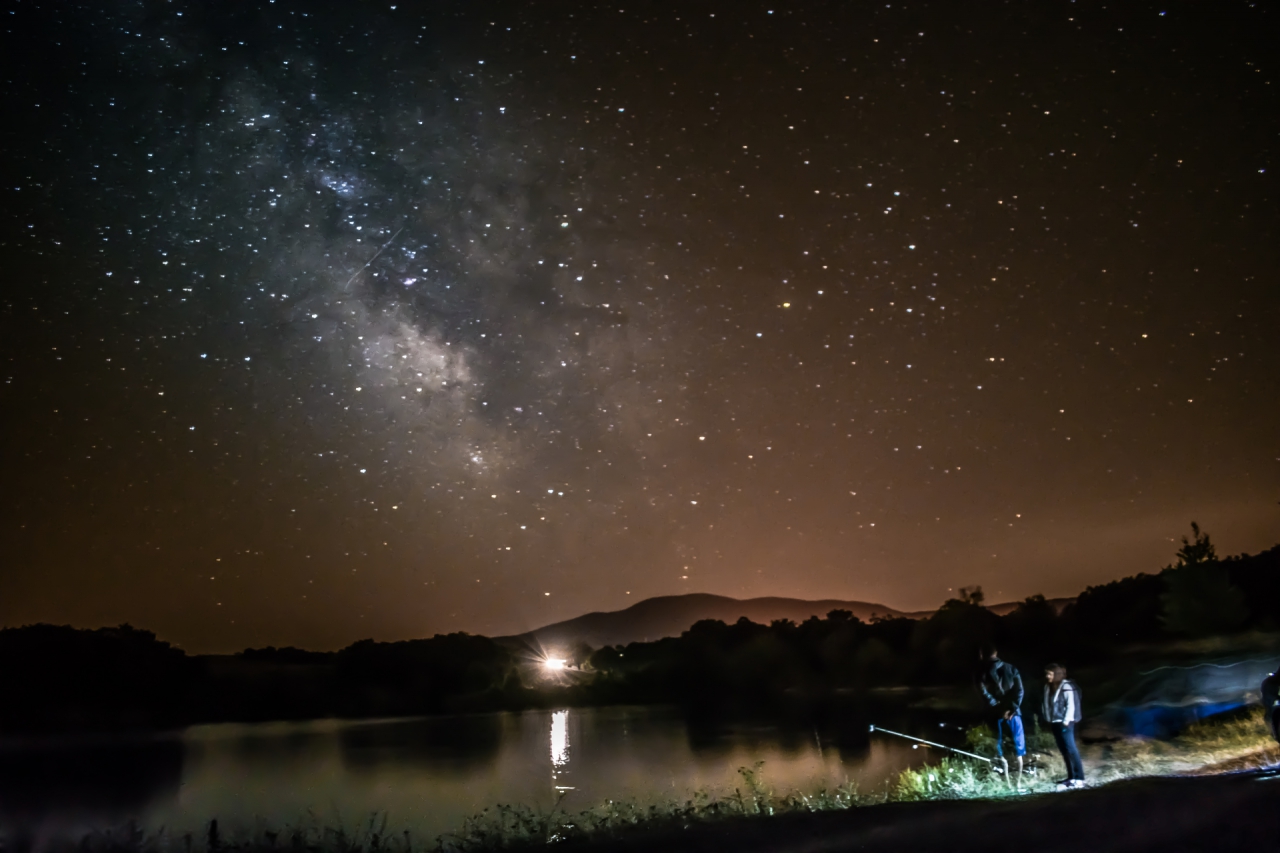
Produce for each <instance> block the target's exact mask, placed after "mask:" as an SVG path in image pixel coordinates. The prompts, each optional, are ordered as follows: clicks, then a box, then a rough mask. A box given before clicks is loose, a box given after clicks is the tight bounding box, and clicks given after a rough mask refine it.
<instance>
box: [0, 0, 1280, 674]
mask: <svg viewBox="0 0 1280 853" xmlns="http://www.w3.org/2000/svg"><path fill="white" fill-rule="evenodd" d="M3 15H4V19H3V27H4V34H3V42H0V55H2V56H3V58H2V59H0V63H3V75H2V77H0V79H2V80H3V94H2V97H3V122H2V125H3V126H2V128H0V140H2V141H0V145H2V146H3V158H2V162H0V170H2V172H3V180H2V181H0V184H2V186H0V193H2V195H0V199H2V201H0V260H2V262H3V267H2V269H3V279H2V280H3V288H2V289H0V355H2V356H3V370H2V375H3V381H4V384H3V386H0V417H2V418H3V421H2V423H3V431H2V432H0V466H2V467H0V470H2V471H3V478H2V482H3V489H0V507H2V512H0V531H2V534H3V540H2V542H3V545H2V549H3V555H2V557H0V560H2V561H3V567H2V568H0V624H3V625H20V624H25V623H30V622H34V621H49V622H55V623H71V624H74V625H78V626H84V627H96V626H99V625H103V624H117V623H120V622H125V621H128V622H130V623H132V624H134V625H135V626H139V627H145V628H148V629H151V630H154V631H156V632H157V633H158V634H159V635H160V636H161V637H162V638H164V639H168V640H171V641H173V642H175V643H178V644H180V645H182V646H184V647H185V648H187V649H189V650H192V651H229V650H234V649H239V648H243V647H245V646H251V645H256V646H260V645H266V644H274V645H287V644H291V645H298V646H305V647H310V648H319V649H324V648H336V647H339V646H342V645H346V644H347V643H350V642H352V641H354V640H357V639H360V638H362V637H374V638H377V639H383V640H390V639H404V638H410V637H421V636H429V635H431V634H433V633H436V632H444V631H454V630H466V631H470V632H476V633H486V634H501V633H509V632H515V631H519V630H524V629H528V628H531V627H535V626H537V625H541V624H545V623H548V622H552V621H555V620H558V619H563V618H568V617H571V616H575V615H578V614H579V613H582V612H585V611H589V610H611V609H618V608H622V607H626V606H628V605H629V604H631V603H634V602H636V601H638V600H640V599H642V598H645V597H648V596H653V595H662V594H672V593H681V592H714V593H720V594H725V595H732V596H736V597H747V596H759V595H785V596H796V597H806V598H819V597H822V598H850V599H860V600H866V601H875V602H881V603H884V604H886V605H889V606H892V607H899V608H903V609H918V608H928V607H934V606H937V605H938V604H939V603H940V602H941V601H943V600H944V599H945V598H947V597H948V596H949V595H950V594H953V592H952V591H953V590H954V588H956V587H959V586H961V585H970V584H981V585H982V586H983V587H984V588H985V590H986V592H987V596H988V599H989V600H1011V599H1018V598H1022V597H1025V596H1027V595H1030V594H1033V593H1044V594H1046V595H1049V596H1057V595H1072V594H1075V593H1076V592H1078V591H1080V590H1081V589H1082V588H1083V587H1084V586H1085V585H1087V584H1091V583H1098V582H1102V581H1106V580H1111V579H1114V578H1116V577H1120V576H1123V575H1128V574H1133V573H1136V572H1139V571H1154V570H1158V569H1159V568H1160V567H1161V566H1163V565H1165V564H1167V563H1169V562H1171V561H1172V559H1173V552H1174V551H1175V550H1176V548H1177V544H1176V539H1177V537H1179V536H1181V535H1182V534H1184V533H1186V532H1188V531H1189V522H1190V521H1191V520H1193V519H1194V520H1196V521H1198V522H1199V523H1200V524H1201V526H1202V527H1204V528H1205V529H1207V530H1208V531H1209V533H1210V534H1211V535H1212V536H1213V538H1214V541H1215V542H1216V543H1217V545H1218V547H1219V551H1220V553H1238V552H1241V551H1255V552H1256V551H1258V550H1261V549H1263V548H1266V547H1269V546H1271V545H1273V544H1275V543H1276V542H1277V541H1280V506H1278V505H1277V501H1278V500H1280V334H1278V333H1277V329H1280V277H1278V276H1277V269H1278V261H1280V241H1278V240H1277V234H1276V232H1277V224H1278V223H1280V218H1278V215H1277V207H1276V193H1275V188H1274V181H1275V177H1274V175H1275V172H1274V167H1276V166H1277V164H1276V162H1275V160H1276V152H1277V145H1278V144H1280V136H1278V133H1280V102H1278V98H1277V94H1278V93H1280V78H1277V76H1276V73H1275V70H1276V69H1275V56H1276V52H1275V45H1276V44H1277V43H1280V26H1278V21H1280V17H1278V15H1280V10H1277V9H1276V8H1275V7H1274V6H1272V5H1271V4H1265V3H1251V2H1241V0H1222V2H1214V3H1173V2H1171V3H1168V4H1165V5H1151V4H1147V3H1142V2H1123V3H1120V2H1113V3H1107V4H1105V5H1104V4H1102V3H1097V2H1090V3H1084V2H1081V3H1075V2H1069V0H1026V2H995V1H994V0H992V2H974V3H958V2H953V0H943V1H942V2H933V3H925V2H909V3H906V4H900V3H896V2H894V3H883V2H854V1H853V0H829V2H816V0H813V1H811V2H806V1H805V0H797V2H789V3H783V2H773V0H769V2H755V0H723V2H680V3H677V2H632V0H619V2H615V3H597V2H569V0H559V1H558V2H551V1H550V0H548V2H522V3H502V2H475V1H474V0H472V1H471V2H463V0H441V1H440V2H432V3H427V2H412V1H411V0H399V2H398V3H397V2H396V0H391V2H390V3H388V2H385V0H384V2H376V3H373V2H369V3H365V2H360V3H357V2H302V0H252V1H251V2H243V3H240V2H237V3H199V2H193V0H172V2H158V1H156V0H147V2H119V0H115V1H114V2H113V1H112V0H108V2H101V3H71V2H62V1H61V0H58V2H54V1H53V0H48V2H31V0H21V2H19V0H13V2H10V3H7V4H5V6H4V8H3Z"/></svg>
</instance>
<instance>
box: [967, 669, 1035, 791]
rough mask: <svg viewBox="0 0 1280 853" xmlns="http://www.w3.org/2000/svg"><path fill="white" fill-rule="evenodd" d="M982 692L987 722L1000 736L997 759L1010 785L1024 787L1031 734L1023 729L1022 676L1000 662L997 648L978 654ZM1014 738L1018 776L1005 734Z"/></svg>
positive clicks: (980, 688) (979, 682) (979, 688)
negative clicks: (1007, 756)
mask: <svg viewBox="0 0 1280 853" xmlns="http://www.w3.org/2000/svg"><path fill="white" fill-rule="evenodd" d="M978 660H979V663H980V668H979V671H978V691H979V692H980V693H981V694H982V698H983V700H984V701H985V702H986V704H987V715H988V717H987V719H988V720H989V721H990V723H991V728H992V730H993V731H994V732H995V736H996V758H998V759H999V760H1000V766H1001V768H1002V769H1003V771H1004V774H1005V778H1006V779H1008V780H1009V784H1010V785H1013V784H1017V785H1019V786H1021V784H1022V761H1023V756H1025V755H1026V754H1027V735H1026V732H1025V731H1024V730H1023V728H1022V693H1023V691H1022V675H1021V674H1020V673H1019V672H1018V668H1017V667H1016V666H1014V665H1013V664H1010V663H1005V662H1004V661H1002V660H1000V653H999V652H998V651H996V648H995V647H994V646H983V647H982V648H981V649H980V650H979V651H978ZM1006 729H1007V730H1008V732H1009V735H1010V737H1011V738H1012V739H1013V751H1014V756H1015V758H1014V760H1015V762H1016V768H1017V777H1016V778H1015V777H1012V776H1010V775H1009V762H1008V761H1006V760H1005V757H1004V733H1005V730H1006Z"/></svg>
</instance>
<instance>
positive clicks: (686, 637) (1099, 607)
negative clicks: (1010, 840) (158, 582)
mask: <svg viewBox="0 0 1280 853" xmlns="http://www.w3.org/2000/svg"><path fill="white" fill-rule="evenodd" d="M982 603H983V597H982V591H981V589H980V588H977V587H970V588H966V589H963V590H961V592H960V596H959V597H958V598H954V599H951V600H949V601H947V602H946V603H944V604H943V605H942V607H940V608H939V609H938V610H937V611H936V612H934V613H933V614H931V615H929V616H928V617H926V618H921V619H908V618H894V619H884V620H878V621H871V622H863V621H860V620H858V619H856V618H854V617H853V615H852V614H851V613H849V612H847V611H840V610H836V611H832V612H831V613H829V614H827V616H826V618H818V617H813V618H810V619H808V620H805V621H804V622H802V623H799V624H796V623H794V622H789V621H776V622H773V623H772V624H769V625H761V624H756V623H753V622H750V621H747V620H746V619H742V620H739V621H738V622H737V623H735V624H725V623H723V622H719V621H713V620H707V621H703V622H699V623H697V624H695V625H694V626H693V627H692V628H690V629H689V630H688V631H686V632H685V633H684V634H683V635H681V636H679V637H669V638H666V639H662V640H658V641H656V642H648V643H632V644H630V645H627V646H625V647H622V646H611V647H606V648H602V649H598V650H591V649H587V648H580V649H576V650H560V653H561V654H564V655H566V656H568V657H569V658H570V662H571V664H573V665H576V667H577V668H574V669H571V670H570V671H569V672H568V673H567V674H565V675H563V676H561V677H558V678H548V677H547V674H546V673H545V671H544V670H543V669H542V667H541V655H542V654H543V653H544V652H543V651H541V650H532V649H526V648H521V647H518V646H514V645H510V644H507V643H503V642H498V641H495V640H492V639H490V638H487V637H481V636H474V635H468V634H460V633H459V634H448V635H437V636H435V637H432V638H430V639H423V640H410V641H404V642H391V643H381V642H374V641H373V640H361V641H360V642H357V643H353V644H352V645H350V646H348V647H346V648H345V649H342V650H340V651H337V652H311V651H305V650H301V649H295V648H281V649H276V648H266V649H247V650H245V651H244V652H242V653H240V654H238V655H234V656H192V655H187V654H186V653H184V652H183V651H182V650H180V649H177V648H174V647H173V646H171V645H170V644H169V643H166V642H163V641H161V640H159V639H157V638H156V636H155V634H153V633H151V632H149V631H142V630H138V629H135V628H132V627H130V626H128V625H122V626H120V627H118V628H102V629H98V630H80V629H75V628H71V627H67V626H61V627H60V626H52V625H31V626H26V627H22V628H8V629H4V630H0V678H2V679H3V683H5V684H6V685H9V688H10V689H9V690H7V691H6V698H5V701H4V702H3V703H0V734H3V733H5V732H15V731H19V732H21V731H39V730H83V729H119V728H161V727H173V726H181V725H186V724H191V723H197V722H216V721H251V720H267V719H306V718H315V717H326V716H340V717H373V716H396V715H411V714H434V713H446V712H461V711H486V710H499V709H513V710H514V709H521V708H530V707H545V706H549V705H556V704H561V705H562V704H578V705H591V704H613V703H637V704H644V703H675V704H679V705H683V706H685V707H687V708H692V709H702V710H714V709H717V708H729V707H732V708H738V709H742V708H768V707H774V706H776V705H777V704H778V703H779V702H782V701H790V699H794V698H796V697H802V698H803V697H820V696H824V695H831V694H834V693H841V692H843V693H846V694H847V693H857V692H858V691H867V690H870V689H872V688H884V687H901V686H930V685H943V684H951V683H956V682H963V681H967V680H968V679H969V677H970V675H971V673H972V668H973V663H974V653H975V650H976V649H977V648H978V647H979V646H982V645H984V644H988V643H993V644H995V645H996V646H997V647H999V648H1000V649H1001V651H1002V653H1003V656H1004V657H1006V659H1009V660H1011V661H1013V662H1014V663H1017V664H1019V665H1021V666H1023V667H1024V668H1026V669H1030V670H1031V671H1034V668H1035V667H1038V666H1041V665H1043V664H1044V663H1045V662H1046V661H1049V660H1056V661H1060V662H1063V663H1065V664H1066V665H1067V666H1069V667H1070V666H1081V665H1086V664H1091V663H1096V662H1099V661H1105V660H1106V659H1107V658H1108V656H1110V655H1112V654H1114V653H1115V652H1116V651H1117V650H1118V649H1120V648H1123V647H1126V646H1131V645H1133V644H1137V643H1153V644H1154V643H1161V642H1166V641H1168V640H1171V639H1177V638H1183V637H1202V636H1210V635H1221V634H1231V633H1237V632H1242V631H1248V630H1262V631H1277V630H1280V545H1278V546H1276V547H1273V548H1271V549H1270V550H1268V551H1265V552H1263V553H1261V554H1257V555H1253V556H1250V555H1247V554H1244V555H1240V556H1238V557H1229V558H1226V559H1218V557H1217V555H1216V552H1215V549H1214V547H1213V545H1212V543H1211V542H1210V539H1209V537H1208V535H1207V534H1205V533H1203V532H1202V531H1201V530H1200V528H1199V527H1198V526H1196V525H1194V524H1193V525H1192V536H1191V537H1189V538H1188V537H1184V538H1183V539H1182V547H1181V548H1180V549H1179V551H1178V552H1177V562H1176V563H1175V564H1173V565H1170V566H1167V567H1166V568H1165V569H1163V570H1162V571H1160V572H1158V573H1155V574H1139V575H1135V576H1133V577H1127V578H1124V579H1121V580H1117V581H1113V582H1111V583H1106V584H1102V585H1099V586H1093V587H1089V588H1088V589H1086V590H1085V591H1084V592H1082V593H1081V594H1080V595H1079V597H1078V598H1076V599H1075V601H1073V602H1072V603H1070V604H1068V605H1067V606H1066V607H1065V608H1064V609H1063V610H1062V611H1061V612H1059V611H1058V609H1057V608H1055V607H1054V606H1053V605H1052V604H1051V603H1049V602H1047V601H1046V600H1045V599H1044V597H1043V596H1039V595H1036V596H1031V597H1030V598H1028V599H1026V600H1025V601H1023V602H1021V603H1020V604H1019V605H1018V606H1017V607H1016V608H1015V609H1013V610H1012V611H1010V612H1009V613H1007V614H1006V615H1004V616H1000V615H997V614H995V613H993V612H992V611H990V610H988V609H986V608H985V607H983V606H982ZM788 697H790V699H789V698H788Z"/></svg>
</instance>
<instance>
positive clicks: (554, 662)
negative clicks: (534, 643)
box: [542, 658, 566, 670]
mask: <svg viewBox="0 0 1280 853" xmlns="http://www.w3.org/2000/svg"><path fill="white" fill-rule="evenodd" d="M565 664H566V661H565V659H564V658H547V659H546V660H544V661H543V662H542V667H543V669H548V670H557V669H564V668H565Z"/></svg>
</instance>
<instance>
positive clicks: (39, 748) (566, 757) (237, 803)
mask: <svg viewBox="0 0 1280 853" xmlns="http://www.w3.org/2000/svg"><path fill="white" fill-rule="evenodd" d="M853 740H855V743H854V744H853V745H844V746H841V745H837V744H834V743H829V742H824V740H823V738H822V737H821V736H820V735H819V734H818V733H816V732H814V731H811V730H810V731H798V730H795V729H788V728H782V727H775V726H751V725H729V724H699V725H696V726H695V725H690V723H688V722H687V721H686V720H685V718H684V717H682V716H681V715H680V714H679V713H678V712H677V711H675V710H672V709H663V708H650V707H645V708H637V707H628V708H589V709H576V708H575V709H568V710H557V711H527V712H523V713H499V714H475V715H467V716H456V717H429V718H414V719H401V720H377V721H347V720H318V721H312V722H303V723H260V724H222V725H209V726H195V727H192V728H189V729H186V730H184V731H182V732H180V733H174V734H170V735H157V736H150V737H136V736H135V737H123V736H122V737H92V738H90V737H62V738H46V739H39V740H30V739H28V740H16V739H14V740H7V741H0V822H3V824H4V826H5V827H6V828H7V829H8V830H9V831H13V830H14V829H16V828H20V829H21V831H22V832H24V833H29V837H30V838H32V839H33V840H36V841H37V842H38V840H39V839H40V838H42V837H49V836H50V835H58V836H61V835H66V834H78V833H80V832H82V831H85V830H89V829H94V828H103V827H115V826H121V825H123V824H125V823H126V822H128V821H129V820H130V819H133V820H137V821H138V822H139V823H140V824H141V825H142V826H144V827H146V828H147V829H150V830H154V829H157V828H159V827H167V828H168V829H169V831H171V832H178V833H181V832H186V831H193V832H196V833H200V832H202V831H203V829H202V828H203V827H204V826H206V825H207V822H208V820H209V819H210V818H217V819H218V821H219V825H220V828H221V829H222V831H223V833H224V835H230V836H234V835H237V834H241V833H245V832H250V831H256V830H261V829H264V828H270V829H276V830H281V829H287V828H288V827H292V826H297V825H300V824H301V825H311V826H315V825H324V826H336V825H338V824H339V823H341V824H342V825H344V826H346V827H347V828H348V829H351V828H354V827H355V826H357V825H359V824H364V823H367V821H368V819H369V816H370V814H371V813H374V812H379V813H384V814H386V815H387V818H388V827H389V828H390V829H394V830H395V831H397V832H399V831H401V830H405V829H407V830H409V831H410V832H411V833H412V834H413V836H414V837H415V838H417V839H418V840H419V841H434V839H435V837H436V836H438V835H439V834H441V833H445V832H449V831H453V830H456V829H458V828H459V827H460V826H461V824H462V821H463V819H464V818H466V817H468V816H470V815H473V814H476V813H478V812H480V811H481V810H483V809H484V808H486V807H489V806H493V805H496V804H500V803H508V804H515V803H519V804H525V805H529V806H533V807H539V808H549V807H550V806H551V805H552V804H553V803H554V802H555V800H556V798H557V797H562V798H563V801H562V807H563V808H564V809H566V810H569V811H576V810H581V809H586V808H589V807H591V806H593V805H596V804H598V803H602V802H604V801H606V800H610V799H612V800H624V799H633V800H637V801H640V802H642V803H647V802H654V801H659V800H670V799H676V800H684V799H687V798H688V797H689V796H690V795H691V794H693V793H694V792H695V791H699V790H702V791H708V792H711V793H713V794H715V793H727V792H731V791H732V789H733V788H734V786H735V785H737V784H738V783H739V781H740V778H739V776H738V773H737V771H738V768H740V767H743V766H751V765H753V764H755V763H756V762H761V761H762V762H764V768H763V778H764V781H765V783H766V784H767V785H769V786H770V787H772V788H773V789H774V790H775V791H778V792H783V791H789V790H794V789H814V788H817V787H820V786H823V785H826V786H835V785H839V784H841V783H843V782H845V781H852V782H856V783H857V784H858V786H859V788H860V789H861V790H864V791H867V790H873V789H876V788H878V787H880V786H882V785H883V784H884V783H885V782H886V781H887V780H889V779H890V778H892V777H893V776H895V775H896V774H897V773H898V772H899V771H901V770H902V769H904V768H906V767H910V766H915V765H918V764H920V763H921V762H922V761H923V760H924V758H925V755H924V752H923V751H916V750H913V749H912V748H911V745H910V744H909V743H907V742H905V741H900V740H896V739H885V738H883V737H882V736H879V735H877V736H874V737H872V738H870V739H866V738H854V739H853Z"/></svg>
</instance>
